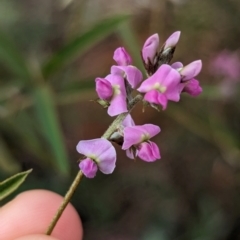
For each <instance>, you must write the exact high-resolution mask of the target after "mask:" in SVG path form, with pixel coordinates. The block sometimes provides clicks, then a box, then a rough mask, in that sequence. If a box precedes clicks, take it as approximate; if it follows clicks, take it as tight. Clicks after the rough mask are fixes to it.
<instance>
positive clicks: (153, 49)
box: [142, 33, 159, 65]
mask: <svg viewBox="0 0 240 240" xmlns="http://www.w3.org/2000/svg"><path fill="white" fill-rule="evenodd" d="M158 47H159V36H158V34H157V33H155V34H153V35H152V36H150V37H149V38H148V39H147V40H146V42H145V43H144V45H143V48H142V58H143V60H144V62H145V64H147V65H148V64H149V62H151V64H155V60H156V58H155V57H156V55H157V52H158Z"/></svg>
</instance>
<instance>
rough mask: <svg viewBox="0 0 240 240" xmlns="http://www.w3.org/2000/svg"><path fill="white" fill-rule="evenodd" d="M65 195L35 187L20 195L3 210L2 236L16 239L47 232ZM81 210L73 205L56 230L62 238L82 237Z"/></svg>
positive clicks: (65, 213) (54, 233)
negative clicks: (78, 210)
mask: <svg viewBox="0 0 240 240" xmlns="http://www.w3.org/2000/svg"><path fill="white" fill-rule="evenodd" d="M62 200H63V197H62V196H60V195H58V194H56V193H53V192H50V191H47V190H31V191H27V192H24V193H21V194H20V195H18V196H17V197H16V198H15V199H13V200H12V201H11V202H9V203H8V204H7V205H5V206H4V207H2V208H1V209H0V229H1V232H0V239H15V238H17V237H21V236H24V235H29V234H36V233H39V234H44V233H45V231H46V229H47V227H48V225H49V224H50V222H51V220H52V218H53V216H54V215H55V213H56V211H57V209H58V208H59V206H60V204H61V202H62ZM82 235H83V233H82V225H81V221H80V218H79V216H78V213H77V212H76V210H75V209H74V207H73V206H72V205H71V204H69V205H68V206H67V207H66V209H65V211H64V212H63V214H62V216H61V218H60V219H59V221H58V223H57V225H56V227H55V228H54V230H53V233H52V236H53V237H56V238H58V239H60V240H65V239H66V240H68V239H71V240H75V239H76V240H79V239H82Z"/></svg>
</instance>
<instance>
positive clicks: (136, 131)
mask: <svg viewBox="0 0 240 240" xmlns="http://www.w3.org/2000/svg"><path fill="white" fill-rule="evenodd" d="M123 132H124V133H123V134H124V142H123V145H122V149H123V150H127V156H128V157H129V158H132V159H134V158H135V157H136V156H138V157H139V158H141V159H142V160H143V161H146V162H154V161H156V160H157V159H160V158H161V156H160V152H159V148H158V146H157V145H156V144H155V143H154V142H151V141H149V139H150V138H152V137H154V136H155V135H157V134H158V133H159V132H160V128H159V127H158V126H156V125H153V124H144V125H142V126H130V127H125V128H124V131H123Z"/></svg>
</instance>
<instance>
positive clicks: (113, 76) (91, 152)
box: [77, 31, 202, 178]
mask: <svg viewBox="0 0 240 240" xmlns="http://www.w3.org/2000/svg"><path fill="white" fill-rule="evenodd" d="M179 38H180V32H179V31H177V32H175V33H173V34H172V35H171V36H170V37H169V38H168V39H167V40H166V42H165V43H164V44H163V45H162V46H161V47H160V48H159V42H160V41H159V36H158V34H154V35H152V36H150V37H149V38H148V39H147V40H146V42H145V43H144V45H143V48H142V51H141V57H142V60H143V64H144V67H145V69H146V76H147V77H146V78H145V79H144V77H143V74H142V73H141V71H140V70H139V69H138V68H137V67H135V66H133V65H132V58H131V56H130V55H129V53H128V52H127V51H126V50H125V49H124V48H123V47H119V48H117V49H116V50H115V52H114V55H113V59H114V61H115V62H116V65H113V66H112V67H111V69H110V74H109V75H107V76H106V77H104V78H100V77H99V78H96V80H95V83H96V92H97V95H98V97H99V99H98V100H97V102H98V103H99V104H101V105H102V106H103V107H104V108H107V112H108V114H109V116H111V117H113V116H117V115H120V114H124V113H126V117H125V119H124V120H123V121H122V122H121V124H118V126H116V128H115V131H114V132H113V133H111V134H110V135H109V136H108V137H107V139H106V138H98V139H92V140H83V141H80V142H79V143H78V145H77V151H78V152H79V153H80V154H82V155H84V159H83V160H81V161H80V164H79V167H80V169H81V171H82V172H83V174H84V175H85V176H86V177H88V178H93V177H95V175H96V173H97V170H98V169H99V170H100V171H101V172H103V173H105V174H110V173H112V172H113V170H114V168H115V165H116V151H115V148H114V147H113V145H112V143H111V142H115V143H118V144H119V145H120V146H121V147H122V149H123V150H125V151H126V155H127V156H128V157H129V158H131V159H135V158H136V157H138V158H140V159H142V160H143V161H146V162H154V161H156V160H157V159H160V158H161V156H160V151H159V148H158V146H157V145H156V143H154V142H152V141H150V139H151V138H152V137H154V136H156V135H157V134H158V133H159V132H160V128H159V127H158V126H156V125H153V124H144V125H135V123H134V121H133V119H132V117H131V115H130V110H131V109H130V103H131V101H132V100H133V99H134V97H133V96H132V93H133V90H136V91H137V92H138V94H140V96H142V99H143V103H144V105H150V106H152V107H154V108H156V109H159V108H162V110H165V109H166V108H167V105H168V101H174V102H178V101H179V100H180V95H181V93H183V92H185V93H188V94H190V95H191V96H198V95H199V94H200V93H201V92H202V88H201V87H200V85H199V82H198V80H196V79H195V77H196V76H197V75H198V74H199V72H200V71H201V68H202V62H201V60H197V61H193V62H191V63H189V64H188V65H185V66H184V65H183V64H182V63H181V62H175V63H173V64H171V65H170V64H169V63H170V61H171V59H172V58H173V54H174V51H175V48H176V45H177V43H178V40H179ZM128 113H129V114H128Z"/></svg>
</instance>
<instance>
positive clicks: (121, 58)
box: [113, 47, 132, 66]
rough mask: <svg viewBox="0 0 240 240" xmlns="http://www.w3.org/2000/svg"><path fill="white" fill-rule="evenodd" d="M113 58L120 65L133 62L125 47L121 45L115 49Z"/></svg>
mask: <svg viewBox="0 0 240 240" xmlns="http://www.w3.org/2000/svg"><path fill="white" fill-rule="evenodd" d="M113 59H114V60H115V62H116V63H117V64H118V65H119V66H127V65H131V64H132V58H131V56H130V55H129V54H128V52H127V51H126V50H125V48H124V47H119V48H117V49H116V50H115V51H114V54H113Z"/></svg>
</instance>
